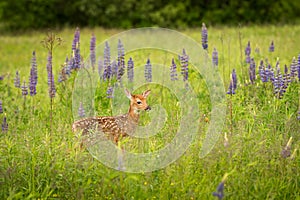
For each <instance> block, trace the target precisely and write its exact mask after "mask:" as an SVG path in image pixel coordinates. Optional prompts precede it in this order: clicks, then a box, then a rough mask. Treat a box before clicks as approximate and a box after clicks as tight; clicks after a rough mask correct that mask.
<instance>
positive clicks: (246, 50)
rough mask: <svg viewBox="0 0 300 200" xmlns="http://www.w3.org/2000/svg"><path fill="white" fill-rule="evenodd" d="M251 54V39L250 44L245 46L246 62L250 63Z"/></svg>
mask: <svg viewBox="0 0 300 200" xmlns="http://www.w3.org/2000/svg"><path fill="white" fill-rule="evenodd" d="M250 54H251V46H250V41H248V44H247V46H246V48H245V56H246V63H250V61H251V58H250Z"/></svg>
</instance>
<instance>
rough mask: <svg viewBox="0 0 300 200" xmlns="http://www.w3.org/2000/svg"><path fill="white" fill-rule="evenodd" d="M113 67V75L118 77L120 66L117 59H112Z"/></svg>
mask: <svg viewBox="0 0 300 200" xmlns="http://www.w3.org/2000/svg"><path fill="white" fill-rule="evenodd" d="M111 69H112V76H116V77H118V72H119V70H118V69H119V66H118V64H117V63H116V61H115V60H114V61H112V63H111Z"/></svg>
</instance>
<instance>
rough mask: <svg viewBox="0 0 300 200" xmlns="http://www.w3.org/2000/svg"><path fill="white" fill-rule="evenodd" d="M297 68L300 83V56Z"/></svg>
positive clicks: (299, 56)
mask: <svg viewBox="0 0 300 200" xmlns="http://www.w3.org/2000/svg"><path fill="white" fill-rule="evenodd" d="M297 66H298V67H297V68H298V80H299V81H300V54H299V55H298V64H297Z"/></svg>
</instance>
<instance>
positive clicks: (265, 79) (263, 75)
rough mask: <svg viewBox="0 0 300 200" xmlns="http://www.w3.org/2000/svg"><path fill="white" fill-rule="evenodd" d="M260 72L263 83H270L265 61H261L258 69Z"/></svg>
mask: <svg viewBox="0 0 300 200" xmlns="http://www.w3.org/2000/svg"><path fill="white" fill-rule="evenodd" d="M258 72H259V76H260V79H261V81H262V82H263V83H265V82H268V77H267V69H266V68H265V65H264V61H263V60H261V61H260V64H259V67H258Z"/></svg>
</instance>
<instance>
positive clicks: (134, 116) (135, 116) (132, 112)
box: [128, 105, 140, 123]
mask: <svg viewBox="0 0 300 200" xmlns="http://www.w3.org/2000/svg"><path fill="white" fill-rule="evenodd" d="M128 117H129V119H130V120H132V121H134V122H135V123H138V121H139V118H140V114H139V111H138V110H136V109H134V108H133V107H132V106H131V105H130V107H129V110H128Z"/></svg>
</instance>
